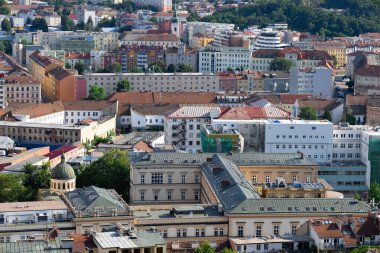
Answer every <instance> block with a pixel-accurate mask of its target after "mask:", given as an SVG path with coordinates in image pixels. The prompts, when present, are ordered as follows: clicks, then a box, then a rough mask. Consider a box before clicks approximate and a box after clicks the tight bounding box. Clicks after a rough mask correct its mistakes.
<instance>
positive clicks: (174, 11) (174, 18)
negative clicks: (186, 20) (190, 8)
mask: <svg viewBox="0 0 380 253" xmlns="http://www.w3.org/2000/svg"><path fill="white" fill-rule="evenodd" d="M177 22H178V17H177V4H176V2H175V1H174V9H173V17H172V23H177Z"/></svg>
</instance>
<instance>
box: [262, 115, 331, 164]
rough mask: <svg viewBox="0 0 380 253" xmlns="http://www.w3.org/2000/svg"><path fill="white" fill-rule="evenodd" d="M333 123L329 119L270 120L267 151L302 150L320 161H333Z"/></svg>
mask: <svg viewBox="0 0 380 253" xmlns="http://www.w3.org/2000/svg"><path fill="white" fill-rule="evenodd" d="M332 143H333V124H332V123H331V122H329V121H327V120H326V121H306V120H269V121H268V124H266V125H265V153H295V152H301V153H303V154H304V155H305V156H307V157H309V158H312V159H314V160H315V161H316V162H318V163H331V161H332V157H331V154H332V150H333V145H332Z"/></svg>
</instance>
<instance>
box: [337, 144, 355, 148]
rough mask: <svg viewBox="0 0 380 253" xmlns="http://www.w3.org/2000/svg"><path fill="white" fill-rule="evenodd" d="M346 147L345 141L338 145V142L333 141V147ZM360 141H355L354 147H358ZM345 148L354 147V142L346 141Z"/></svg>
mask: <svg viewBox="0 0 380 253" xmlns="http://www.w3.org/2000/svg"><path fill="white" fill-rule="evenodd" d="M339 146H340V148H346V143H341V144H340V145H338V143H333V148H338V147H339ZM360 146H361V145H360V143H355V148H360ZM347 148H354V143H347Z"/></svg>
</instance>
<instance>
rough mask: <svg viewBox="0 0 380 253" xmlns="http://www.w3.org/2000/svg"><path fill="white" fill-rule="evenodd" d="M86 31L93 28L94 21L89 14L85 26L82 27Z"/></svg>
mask: <svg viewBox="0 0 380 253" xmlns="http://www.w3.org/2000/svg"><path fill="white" fill-rule="evenodd" d="M84 29H85V30H86V31H92V30H94V22H93V21H92V18H91V16H89V17H88V20H87V23H86V26H85V27H84Z"/></svg>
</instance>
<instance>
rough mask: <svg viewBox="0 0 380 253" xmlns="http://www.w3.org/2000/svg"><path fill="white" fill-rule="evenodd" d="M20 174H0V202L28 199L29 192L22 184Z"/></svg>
mask: <svg viewBox="0 0 380 253" xmlns="http://www.w3.org/2000/svg"><path fill="white" fill-rule="evenodd" d="M23 179H24V178H23V176H22V175H16V174H0V189H1V191H0V202H2V203H3V202H17V201H26V200H29V196H30V193H29V192H28V191H27V189H26V187H25V186H24V185H23V184H22V182H23Z"/></svg>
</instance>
